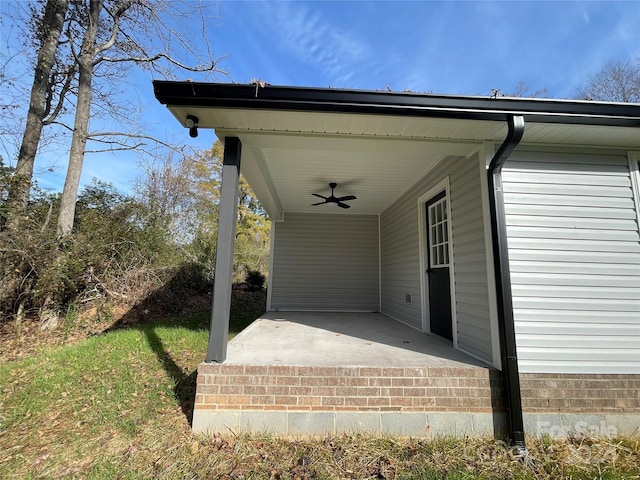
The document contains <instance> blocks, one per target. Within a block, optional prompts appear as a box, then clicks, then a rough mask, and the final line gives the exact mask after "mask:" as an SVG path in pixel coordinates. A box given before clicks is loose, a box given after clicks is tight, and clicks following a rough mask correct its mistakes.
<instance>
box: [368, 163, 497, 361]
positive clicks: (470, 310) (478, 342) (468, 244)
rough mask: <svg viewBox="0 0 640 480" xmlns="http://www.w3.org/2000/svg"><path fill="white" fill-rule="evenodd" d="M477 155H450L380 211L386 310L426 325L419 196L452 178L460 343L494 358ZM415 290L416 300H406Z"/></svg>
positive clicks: (383, 303)
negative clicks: (423, 299)
mask: <svg viewBox="0 0 640 480" xmlns="http://www.w3.org/2000/svg"><path fill="white" fill-rule="evenodd" d="M478 161H479V160H478V156H477V155H474V156H473V157H471V158H464V157H447V158H445V159H444V160H443V161H441V162H440V163H439V164H438V165H437V166H436V167H435V168H434V169H433V170H431V171H430V172H429V173H428V174H427V175H425V177H424V178H422V179H420V180H419V181H418V183H417V184H415V185H414V186H413V187H412V188H411V189H410V190H409V191H408V192H407V193H405V194H404V195H403V196H402V197H401V198H400V199H399V200H398V201H397V202H395V203H394V204H393V205H392V206H391V207H390V208H389V209H387V210H386V211H385V212H384V213H383V214H382V216H381V219H380V227H381V265H382V312H383V313H386V314H388V315H389V316H391V317H393V318H396V319H398V320H400V321H402V322H404V323H407V324H409V325H412V326H414V327H415V328H419V329H421V328H422V323H421V322H422V320H421V302H422V298H421V291H420V276H421V275H422V272H421V271H420V248H421V246H420V241H419V231H418V228H419V227H418V210H417V209H418V208H419V206H418V204H417V199H418V198H419V197H420V196H421V195H422V194H424V193H425V192H427V191H428V190H430V189H431V188H432V187H433V186H434V185H436V184H437V183H438V182H440V181H441V180H442V179H443V178H445V177H446V176H447V175H448V176H449V181H450V199H449V202H450V205H451V219H450V220H451V228H452V239H451V244H452V248H453V269H452V272H451V274H452V275H454V283H455V295H454V296H455V316H456V323H457V325H454V328H457V330H456V333H457V340H458V347H459V348H460V349H462V350H464V351H466V352H469V353H471V354H473V355H475V356H476V357H479V358H481V359H484V360H485V361H487V362H489V363H491V361H492V349H491V328H490V321H489V298H488V288H487V267H486V259H485V244H484V225H483V216H482V202H481V191H480V173H479V170H478ZM407 293H408V294H411V295H412V298H413V302H412V303H407V302H406V300H405V299H406V294H407Z"/></svg>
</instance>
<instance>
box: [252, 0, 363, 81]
mask: <svg viewBox="0 0 640 480" xmlns="http://www.w3.org/2000/svg"><path fill="white" fill-rule="evenodd" d="M312 7H313V4H312V3H311V4H305V3H298V2H296V3H291V2H265V3H263V4H261V8H260V10H261V13H262V15H261V16H260V18H261V21H262V25H263V28H265V29H268V30H269V31H270V33H271V35H275V36H276V39H277V41H278V43H279V45H280V47H281V48H284V49H285V50H288V51H289V52H290V53H291V54H293V55H294V56H295V57H296V58H298V59H299V60H300V61H302V62H304V63H306V64H307V65H310V66H312V67H313V68H315V69H317V70H319V71H320V72H322V74H324V75H325V76H326V77H327V78H328V80H329V82H330V83H331V84H333V85H336V86H347V85H349V83H350V82H352V81H353V79H354V77H355V76H356V75H357V73H358V70H361V69H362V68H364V67H365V66H366V65H367V64H368V63H369V62H370V61H371V58H372V54H371V51H370V48H369V47H368V45H367V44H366V42H365V41H363V40H362V39H360V38H358V37H357V36H356V35H355V34H354V33H352V32H349V31H347V30H344V29H343V28H340V27H339V26H337V25H335V24H333V23H331V22H330V21H329V20H328V19H327V18H325V17H324V16H322V15H321V14H320V13H319V12H314V11H313V10H312ZM276 39H274V40H276Z"/></svg>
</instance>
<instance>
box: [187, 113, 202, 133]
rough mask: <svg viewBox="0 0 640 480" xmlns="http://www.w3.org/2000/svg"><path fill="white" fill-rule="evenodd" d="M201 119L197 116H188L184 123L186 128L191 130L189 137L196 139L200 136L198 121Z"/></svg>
mask: <svg viewBox="0 0 640 480" xmlns="http://www.w3.org/2000/svg"><path fill="white" fill-rule="evenodd" d="M199 120H200V119H199V118H198V117H196V116H195V115H187V118H186V119H185V121H184V124H185V126H186V127H187V128H188V129H189V136H190V137H191V138H196V137H197V136H198V121H199Z"/></svg>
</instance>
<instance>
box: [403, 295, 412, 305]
mask: <svg viewBox="0 0 640 480" xmlns="http://www.w3.org/2000/svg"><path fill="white" fill-rule="evenodd" d="M404 299H405V302H406V303H413V295H411V294H410V293H405V294H404Z"/></svg>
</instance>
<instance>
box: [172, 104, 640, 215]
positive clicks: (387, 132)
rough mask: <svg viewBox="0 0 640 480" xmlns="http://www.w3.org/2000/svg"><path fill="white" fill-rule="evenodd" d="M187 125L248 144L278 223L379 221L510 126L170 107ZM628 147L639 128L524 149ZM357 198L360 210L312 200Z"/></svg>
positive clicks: (547, 140) (246, 157)
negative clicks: (192, 119) (306, 218)
mask: <svg viewBox="0 0 640 480" xmlns="http://www.w3.org/2000/svg"><path fill="white" fill-rule="evenodd" d="M168 108H169V110H170V111H171V112H172V113H173V114H174V115H175V117H176V118H177V119H178V120H179V121H180V122H183V120H184V118H186V116H187V115H189V114H190V115H196V116H197V117H198V118H199V128H201V129H202V128H213V129H215V131H216V135H217V136H218V138H219V139H220V140H221V141H224V137H225V136H237V137H239V138H240V140H241V142H242V145H243V150H242V164H241V171H242V174H243V175H244V176H245V178H246V179H247V181H248V182H249V184H250V185H251V187H252V188H253V190H254V192H255V193H256V195H257V196H258V198H259V199H260V201H261V203H262V205H263V206H264V208H265V210H266V211H267V213H269V215H270V216H271V218H272V219H275V220H280V219H282V218H283V215H284V213H286V212H299V213H312V212H313V213H340V214H347V213H348V214H379V213H381V212H383V211H384V210H385V209H387V208H388V207H389V206H390V205H391V204H393V202H394V201H395V200H396V199H398V198H399V197H400V196H401V195H402V193H404V192H405V191H406V190H407V189H408V188H410V187H411V185H413V184H414V183H415V182H416V181H417V180H418V179H419V178H420V177H422V176H423V175H424V174H425V173H426V172H428V171H429V170H430V169H431V168H433V166H434V165H435V164H437V163H438V162H439V161H441V160H443V159H444V158H445V157H447V156H460V155H462V156H468V155H471V154H472V153H473V152H474V151H476V150H477V149H478V148H479V146H480V145H481V144H482V142H493V143H496V144H497V143H501V142H502V141H503V140H504V138H505V136H506V133H507V126H506V123H505V122H503V121H498V120H495V121H493V120H486V119H483V120H477V119H461V118H441V117H438V118H435V117H420V116H402V115H389V114H386V115H374V114H364V113H345V112H340V113H336V112H318V111H291V110H270V109H245V108H225V107H210V106H195V107H194V106H193V105H168ZM527 143H529V144H536V143H537V144H545V145H550V144H555V145H581V146H586V145H597V146H600V147H603V146H618V147H620V146H624V147H626V148H629V149H640V138H639V136H638V135H637V128H633V127H622V126H617V127H608V126H602V125H585V124H562V123H531V122H530V123H528V124H527V127H526V129H525V136H524V138H523V142H522V144H527ZM329 182H336V183H338V188H337V189H336V195H337V196H343V195H355V196H356V197H357V200H354V201H352V202H349V203H350V204H351V208H350V209H341V208H332V207H331V206H328V205H322V206H317V207H312V206H311V204H312V203H314V202H315V201H320V200H319V199H317V198H316V197H313V196H312V195H311V194H313V193H317V194H321V195H325V196H326V195H328V194H329V187H328V183H329Z"/></svg>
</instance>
